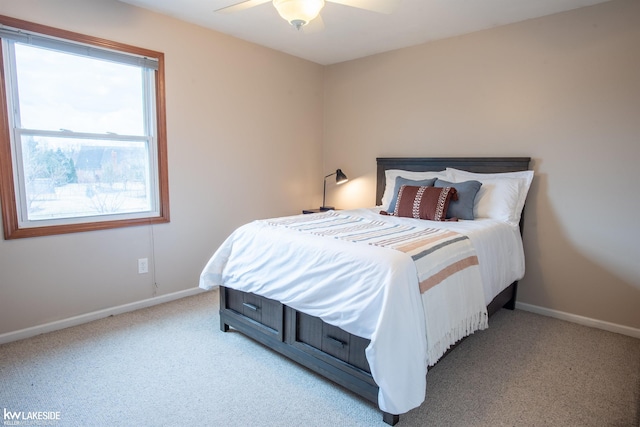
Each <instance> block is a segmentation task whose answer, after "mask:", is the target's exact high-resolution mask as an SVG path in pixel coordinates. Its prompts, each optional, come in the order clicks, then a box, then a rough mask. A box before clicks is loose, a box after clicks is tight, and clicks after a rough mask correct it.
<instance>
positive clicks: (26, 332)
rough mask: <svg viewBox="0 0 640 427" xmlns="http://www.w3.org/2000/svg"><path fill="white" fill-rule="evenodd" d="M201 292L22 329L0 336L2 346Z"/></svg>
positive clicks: (180, 293) (133, 304)
mask: <svg viewBox="0 0 640 427" xmlns="http://www.w3.org/2000/svg"><path fill="white" fill-rule="evenodd" d="M201 292H204V291H203V290H202V289H200V288H191V289H187V290H184V291H178V292H173V293H170V294H166V295H160V296H157V297H153V298H148V299H145V300H142V301H136V302H132V303H129V304H123V305H119V306H117V307H110V308H105V309H104V310H98V311H93V312H91V313H86V314H81V315H79V316H73V317H69V318H67V319H62V320H56V321H55V322H50V323H45V324H43V325H38V326H33V327H30V328H25V329H20V330H18V331H14V332H7V333H5V334H1V335H0V344H5V343H8V342H12V341H18V340H23V339H25V338H30V337H34V336H36V335H40V334H44V333H47V332H52V331H57V330H60V329H64V328H68V327H70V326H77V325H81V324H83V323H88V322H92V321H94V320H98V319H103V318H105V317H109V316H115V315H116V314H122V313H127V312H129V311H134V310H139V309H141V308H147V307H151V306H153V305H157V304H162V303H165V302H169V301H174V300H177V299H180V298H184V297H189V296H192V295H197V294H199V293H201Z"/></svg>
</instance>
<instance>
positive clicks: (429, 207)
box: [393, 185, 457, 221]
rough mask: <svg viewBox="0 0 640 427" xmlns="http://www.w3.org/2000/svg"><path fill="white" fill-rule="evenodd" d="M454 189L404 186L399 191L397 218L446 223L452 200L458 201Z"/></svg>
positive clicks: (396, 209)
mask: <svg viewBox="0 0 640 427" xmlns="http://www.w3.org/2000/svg"><path fill="white" fill-rule="evenodd" d="M456 193H457V191H456V189H455V188H453V187H444V188H436V187H424V186H420V187H415V186H411V185H403V186H401V187H400V190H399V191H398V203H397V204H396V208H395V211H394V212H393V214H394V215H395V216H400V217H405V218H416V219H428V220H431V221H444V220H445V219H446V214H447V208H448V207H449V202H450V201H451V200H455V199H457V194H456Z"/></svg>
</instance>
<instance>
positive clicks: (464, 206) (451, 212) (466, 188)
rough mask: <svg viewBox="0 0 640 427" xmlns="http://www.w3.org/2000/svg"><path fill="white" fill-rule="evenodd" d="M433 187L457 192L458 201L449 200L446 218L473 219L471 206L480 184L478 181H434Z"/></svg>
mask: <svg viewBox="0 0 640 427" xmlns="http://www.w3.org/2000/svg"><path fill="white" fill-rule="evenodd" d="M433 186H434V187H440V188H442V187H453V188H455V189H456V190H458V200H451V201H450V202H449V208H448V209H447V218H458V219H473V204H474V202H475V200H476V194H478V191H479V190H480V187H481V186H482V183H481V182H479V181H465V182H448V181H443V180H441V179H438V180H436V183H435V184H434V185H433Z"/></svg>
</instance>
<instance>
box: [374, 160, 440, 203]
mask: <svg viewBox="0 0 640 427" xmlns="http://www.w3.org/2000/svg"><path fill="white" fill-rule="evenodd" d="M384 174H385V185H384V193H383V194H382V201H381V204H382V209H383V210H386V209H388V208H389V204H390V203H391V199H393V191H394V189H395V188H396V178H397V177H402V178H407V179H411V180H416V181H417V180H420V179H430V178H440V179H444V180H445V181H447V180H449V179H448V178H449V174H448V173H447V171H440V172H432V171H427V172H414V171H405V170H401V169H387V170H386V171H385V172H384Z"/></svg>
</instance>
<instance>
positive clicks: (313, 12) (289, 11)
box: [273, 0, 324, 29]
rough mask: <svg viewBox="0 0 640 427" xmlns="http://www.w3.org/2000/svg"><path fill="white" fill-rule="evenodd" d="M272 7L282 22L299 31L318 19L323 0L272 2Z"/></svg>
mask: <svg viewBox="0 0 640 427" xmlns="http://www.w3.org/2000/svg"><path fill="white" fill-rule="evenodd" d="M273 6H274V7H275V8H276V10H277V11H278V13H279V14H280V16H282V18H283V19H284V20H286V21H287V22H288V23H290V24H291V25H293V26H294V27H296V28H297V29H300V27H302V26H303V25H307V24H308V23H309V21H311V20H313V19H315V18H317V17H318V15H319V14H320V11H321V10H322V8H323V7H324V0H273Z"/></svg>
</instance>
